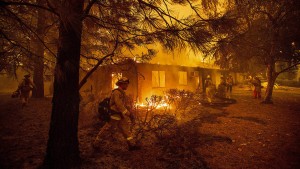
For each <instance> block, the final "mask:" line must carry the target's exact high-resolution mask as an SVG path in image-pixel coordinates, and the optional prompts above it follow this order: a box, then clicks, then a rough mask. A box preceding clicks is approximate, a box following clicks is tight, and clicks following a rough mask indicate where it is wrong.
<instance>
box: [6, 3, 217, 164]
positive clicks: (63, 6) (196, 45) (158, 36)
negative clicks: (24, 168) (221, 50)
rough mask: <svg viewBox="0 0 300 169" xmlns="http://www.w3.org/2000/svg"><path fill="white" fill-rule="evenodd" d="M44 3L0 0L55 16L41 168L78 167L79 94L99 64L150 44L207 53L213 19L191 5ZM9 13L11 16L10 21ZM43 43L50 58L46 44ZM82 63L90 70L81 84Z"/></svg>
mask: <svg viewBox="0 0 300 169" xmlns="http://www.w3.org/2000/svg"><path fill="white" fill-rule="evenodd" d="M46 2H47V3H46V4H41V5H40V4H38V5H37V4H35V3H31V1H28V2H24V1H20V2H14V1H1V7H2V6H3V8H4V9H5V10H7V11H11V10H10V8H13V6H26V7H28V8H35V9H42V10H45V11H47V12H50V13H51V14H52V15H53V16H54V17H53V18H55V19H53V22H54V21H56V20H58V22H57V23H58V30H57V32H59V37H58V39H57V41H58V43H57V45H58V46H57V55H56V66H55V70H54V94H53V100H52V103H53V104H52V114H51V122H50V131H49V139H48V145H47V152H46V157H45V163H44V167H48V168H74V167H77V166H78V165H79V163H80V155H79V147H78V138H77V130H78V115H79V89H80V87H81V86H82V85H84V83H85V81H86V79H87V78H88V76H90V75H91V74H92V72H93V71H95V70H96V68H97V67H98V66H99V65H101V64H107V63H111V62H118V61H119V60H122V59H123V58H127V57H132V56H131V55H130V51H132V50H134V49H135V48H136V47H145V48H147V47H148V44H154V43H161V44H162V45H163V46H164V47H165V48H167V49H174V48H176V47H186V46H190V47H191V48H193V49H194V50H206V49H207V47H208V46H207V45H208V44H207V43H208V42H210V40H211V39H212V33H211V29H210V27H211V23H212V22H213V21H214V18H211V17H206V18H204V17H203V16H201V15H200V13H201V11H202V8H200V7H199V6H197V4H193V1H191V0H186V1H178V0H173V1H170V0H154V1H144V0H104V1H97V0H89V1H84V0H57V1H46ZM195 2H197V1H195ZM203 2H208V1H203ZM174 4H181V5H188V6H189V7H190V8H191V9H192V11H191V15H188V16H184V17H181V18H179V17H176V16H177V14H176V13H174V12H173V11H172V10H171V7H172V6H173V5H174ZM205 4H209V3H205ZM83 7H84V9H83ZM13 14H14V11H12V13H11V14H9V16H10V15H13ZM14 19H15V18H14ZM54 23H55V22H54ZM5 35H6V34H3V36H5ZM6 37H7V36H6ZM6 41H8V42H13V41H9V40H8V39H6ZM43 44H44V47H45V48H46V49H47V50H48V51H49V52H50V53H51V50H49V48H47V44H46V43H43ZM16 45H18V44H16ZM124 50H126V51H127V52H124ZM148 51H149V54H148V55H147V56H150V55H152V54H153V52H152V51H153V50H151V49H149V50H148ZM29 52H30V51H29ZM80 64H81V66H83V65H90V66H94V67H92V69H91V70H90V72H88V73H87V75H86V76H85V77H84V78H83V79H82V80H81V81H80V82H79V69H80Z"/></svg>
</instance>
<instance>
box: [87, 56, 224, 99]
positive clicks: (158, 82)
mask: <svg viewBox="0 0 300 169" xmlns="http://www.w3.org/2000/svg"><path fill="white" fill-rule="evenodd" d="M225 73H226V71H224V70H221V69H212V68H202V67H192V66H180V65H161V64H153V63H137V62H135V61H133V60H127V61H126V62H123V63H120V64H114V65H106V66H101V67H99V68H98V70H97V71H96V72H94V74H93V75H92V77H90V79H89V80H88V82H87V84H85V86H84V89H82V91H89V90H90V91H91V92H92V93H94V94H96V96H98V97H102V98H103V97H104V96H108V95H109V94H110V92H111V90H112V89H113V88H115V87H116V85H115V83H116V81H117V80H118V78H119V77H122V76H125V77H128V78H129V79H130V85H129V87H128V89H127V94H128V95H130V96H131V97H132V98H133V99H134V100H135V101H137V102H140V103H141V102H144V101H145V98H147V97H148V98H149V97H151V95H161V96H162V95H164V92H165V91H166V90H168V89H175V88H176V89H179V90H189V91H192V92H194V91H196V90H199V91H203V89H204V88H203V86H204V80H205V78H206V76H207V75H210V76H211V78H212V80H213V83H215V84H216V85H218V84H219V83H220V78H221V76H222V75H223V74H225Z"/></svg>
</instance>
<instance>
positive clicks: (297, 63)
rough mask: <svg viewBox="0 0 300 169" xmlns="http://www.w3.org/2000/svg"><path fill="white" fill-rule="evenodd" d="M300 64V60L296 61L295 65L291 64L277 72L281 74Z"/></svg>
mask: <svg viewBox="0 0 300 169" xmlns="http://www.w3.org/2000/svg"><path fill="white" fill-rule="evenodd" d="M299 64H300V62H296V63H295V64H293V65H291V66H289V67H287V68H285V69H282V70H281V71H279V72H277V74H278V75H279V74H281V73H283V72H285V71H287V70H289V69H291V68H293V67H295V66H297V65H299Z"/></svg>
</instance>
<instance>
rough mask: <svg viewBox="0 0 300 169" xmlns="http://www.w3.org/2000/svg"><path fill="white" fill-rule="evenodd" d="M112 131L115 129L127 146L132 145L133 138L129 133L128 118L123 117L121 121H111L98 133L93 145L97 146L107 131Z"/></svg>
mask: <svg viewBox="0 0 300 169" xmlns="http://www.w3.org/2000/svg"><path fill="white" fill-rule="evenodd" d="M113 129H117V130H118V131H119V132H120V133H121V134H122V136H123V137H124V138H125V139H126V141H127V144H128V146H133V145H134V144H133V143H132V141H133V137H132V134H131V131H130V123H129V118H128V117H124V118H122V119H121V120H114V119H111V120H110V121H109V122H108V123H106V124H105V125H104V126H103V127H102V128H101V130H100V131H99V132H98V134H97V136H96V139H95V141H94V144H98V143H99V141H100V139H101V138H103V136H104V134H106V132H107V131H113Z"/></svg>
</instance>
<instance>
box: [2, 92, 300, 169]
mask: <svg viewBox="0 0 300 169" xmlns="http://www.w3.org/2000/svg"><path fill="white" fill-rule="evenodd" d="M232 97H233V98H235V99H236V100H237V103H235V104H232V105H229V106H228V107H217V108H216V107H205V106H202V105H200V104H195V102H194V101H193V100H189V101H190V104H188V105H192V108H190V107H185V109H184V111H178V112H176V113H173V114H172V115H163V114H160V115H157V116H156V117H155V118H153V120H152V121H147V123H139V124H138V127H136V128H135V131H138V129H139V128H141V127H142V131H140V134H139V135H138V136H139V140H140V144H141V145H142V150H140V151H136V152H129V151H127V149H126V144H125V142H124V141H123V140H122V139H121V137H120V136H119V134H108V135H107V137H106V138H104V139H103V141H102V142H101V144H100V147H101V148H100V149H99V150H95V149H93V147H92V144H91V143H92V142H93V139H94V138H95V136H96V134H97V131H98V130H99V128H100V127H101V125H102V124H101V123H99V122H98V121H97V117H96V109H95V107H96V102H85V103H83V105H82V106H81V107H82V109H81V114H80V119H79V120H80V121H79V133H78V135H79V136H78V137H79V141H80V150H81V157H82V168H91V169H94V168H137V169H139V168H143V169H145V168H147V169H148V168H149V169H152V168H170V169H171V168H172V169H173V168H249V169H250V168H299V167H300V163H299V161H300V145H299V142H300V135H299V133H300V132H299V130H300V114H299V112H300V104H299V103H300V89H296V88H283V89H278V90H275V93H274V99H273V100H274V104H273V105H265V104H261V103H260V102H261V100H256V99H252V97H251V91H248V90H245V89H237V88H235V90H234V93H233V96H232ZM50 113H51V99H50V98H45V99H31V100H30V104H29V106H28V107H25V108H24V109H21V107H20V104H19V102H18V100H17V99H12V98H10V95H9V94H2V95H0V135H1V138H0V145H1V147H0V168H26V169H27V168H37V167H38V166H39V165H40V164H41V163H42V161H43V157H44V153H45V150H46V144H47V138H48V129H49V123H50V122H49V120H50ZM174 115H176V116H174ZM140 121H142V120H141V119H140ZM112 133H114V132H113V131H112Z"/></svg>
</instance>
